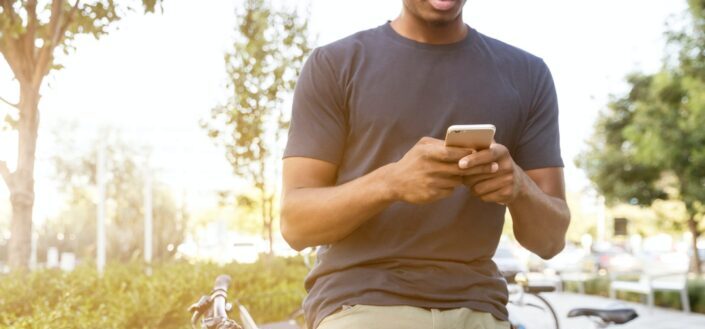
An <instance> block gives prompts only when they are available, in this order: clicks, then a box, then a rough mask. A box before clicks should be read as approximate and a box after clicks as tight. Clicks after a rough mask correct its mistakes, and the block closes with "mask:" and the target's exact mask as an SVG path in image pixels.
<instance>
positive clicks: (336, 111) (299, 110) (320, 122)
mask: <svg viewBox="0 0 705 329" xmlns="http://www.w3.org/2000/svg"><path fill="white" fill-rule="evenodd" d="M344 99H345V98H344V93H343V92H342V88H341V84H340V81H339V80H337V79H336V75H335V72H334V70H333V66H332V65H331V62H330V61H329V60H328V58H327V57H326V56H325V54H324V52H323V50H322V49H321V48H317V49H315V50H314V51H313V52H312V53H311V56H309V58H308V60H307V61H306V63H305V64H304V67H303V69H302V70H301V74H300V75H299V80H298V81H297V83H296V88H295V89H294V100H293V107H292V113H291V124H290V126H289V134H288V141H287V144H286V148H285V149H284V158H287V157H307V158H314V159H319V160H323V161H327V162H330V163H333V164H335V165H340V162H341V159H342V155H343V151H344V147H345V137H346V136H347V120H346V115H345V112H344V111H345V101H344Z"/></svg>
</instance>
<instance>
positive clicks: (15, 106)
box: [0, 97, 20, 110]
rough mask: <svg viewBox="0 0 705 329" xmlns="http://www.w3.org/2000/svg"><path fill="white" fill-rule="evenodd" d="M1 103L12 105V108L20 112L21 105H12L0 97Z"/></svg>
mask: <svg viewBox="0 0 705 329" xmlns="http://www.w3.org/2000/svg"><path fill="white" fill-rule="evenodd" d="M0 101H2V102H3V103H5V104H7V105H10V106H12V107H14V108H16V109H18V110H19V109H20V104H15V103H10V102H9V101H8V100H7V99H4V98H2V97H0Z"/></svg>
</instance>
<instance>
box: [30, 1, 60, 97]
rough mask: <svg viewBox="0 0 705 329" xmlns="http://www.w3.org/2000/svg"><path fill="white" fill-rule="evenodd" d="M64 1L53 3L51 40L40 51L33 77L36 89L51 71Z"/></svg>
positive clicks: (50, 25) (50, 20)
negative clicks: (50, 63) (47, 72)
mask: <svg viewBox="0 0 705 329" xmlns="http://www.w3.org/2000/svg"><path fill="white" fill-rule="evenodd" d="M63 6H64V0H53V1H52V2H51V16H50V18H49V28H48V30H49V33H50V34H49V38H48V40H44V45H42V48H40V49H39V56H37V61H36V62H35V65H34V72H33V75H32V80H31V83H32V85H33V86H35V87H39V83H40V82H41V81H42V78H43V77H44V75H45V74H46V71H47V70H48V69H49V66H50V65H49V62H50V61H51V55H52V53H53V52H54V47H55V46H56V45H55V42H54V40H56V39H58V34H59V31H60V29H61V24H59V22H61V16H63V15H62V14H63V9H62V7H63Z"/></svg>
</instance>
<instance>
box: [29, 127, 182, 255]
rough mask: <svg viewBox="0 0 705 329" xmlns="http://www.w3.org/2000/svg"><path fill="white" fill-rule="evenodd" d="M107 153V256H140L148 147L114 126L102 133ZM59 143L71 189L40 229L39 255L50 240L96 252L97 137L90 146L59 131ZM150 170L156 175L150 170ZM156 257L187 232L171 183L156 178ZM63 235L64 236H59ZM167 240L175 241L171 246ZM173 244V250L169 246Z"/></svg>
mask: <svg viewBox="0 0 705 329" xmlns="http://www.w3.org/2000/svg"><path fill="white" fill-rule="evenodd" d="M99 139H100V140H101V141H103V143H104V148H105V154H106V155H105V157H106V172H107V173H108V179H107V183H106V199H107V203H106V205H107V208H108V211H107V212H106V214H107V223H106V224H107V228H106V232H107V236H106V237H107V242H108V243H107V254H108V258H109V259H114V260H128V259H134V258H136V257H137V256H140V255H141V254H140V253H141V251H142V250H143V246H144V185H145V179H146V178H145V175H146V174H147V171H146V170H145V166H146V164H145V163H144V162H145V160H144V158H145V156H144V155H143V154H144V153H145V152H140V151H139V150H138V149H137V148H136V147H134V146H130V145H129V144H128V143H127V142H125V141H123V140H122V139H121V138H120V137H119V135H118V134H117V133H115V132H111V131H110V130H106V131H105V132H104V136H102V137H100V138H99ZM55 140H57V141H58V142H59V143H60V145H59V147H58V151H57V152H56V154H55V155H54V156H53V158H52V161H53V163H54V166H53V167H54V168H55V170H56V176H57V178H58V181H60V182H61V184H60V185H61V187H62V189H63V190H64V193H65V194H66V195H67V197H68V199H69V201H68V203H67V205H68V206H67V207H66V208H65V209H63V211H62V212H61V213H60V214H59V215H58V217H57V218H54V219H53V220H50V221H48V222H47V223H45V225H44V226H43V227H41V229H40V230H39V232H40V237H39V248H38V251H39V252H38V254H39V255H46V251H45V250H46V248H47V247H49V246H56V247H59V251H70V252H74V253H77V254H78V255H79V256H83V257H87V258H89V257H94V255H95V243H96V241H95V236H96V225H95V216H96V206H95V205H96V200H95V196H94V192H93V191H94V189H95V184H96V161H97V160H96V158H97V152H98V147H99V146H98V143H97V142H96V143H93V145H95V146H94V147H93V148H92V149H90V150H89V151H88V152H84V153H80V152H78V151H76V150H74V149H73V145H74V143H73V142H72V139H71V136H68V135H67V133H66V132H65V131H62V132H61V133H60V134H57V136H56V138H55ZM149 175H151V176H153V177H154V176H155V173H153V172H150V173H149ZM152 218H153V242H152V243H153V256H152V258H153V259H165V258H170V257H172V256H173V254H174V253H175V252H176V246H178V245H179V244H180V243H181V242H182V241H183V238H184V231H185V229H186V221H187V218H186V214H185V213H184V211H183V209H179V208H178V207H177V205H176V203H175V201H174V199H173V197H172V195H171V192H170V190H169V188H168V187H167V186H166V185H164V184H163V183H160V182H159V181H158V180H157V179H152ZM57 236H58V237H61V238H57ZM169 245H171V246H172V247H171V248H169ZM169 249H171V250H169Z"/></svg>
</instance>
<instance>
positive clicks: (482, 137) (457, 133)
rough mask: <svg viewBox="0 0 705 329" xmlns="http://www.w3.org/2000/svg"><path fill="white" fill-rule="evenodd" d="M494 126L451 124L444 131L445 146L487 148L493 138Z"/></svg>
mask: <svg viewBox="0 0 705 329" xmlns="http://www.w3.org/2000/svg"><path fill="white" fill-rule="evenodd" d="M495 130H496V128H495V126H494V125H491V124H482V125H453V126H450V127H448V132H446V146H454V147H464V148H471V149H475V150H478V151H479V150H482V149H486V148H489V147H490V145H491V144H492V141H493V140H494V133H495Z"/></svg>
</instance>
